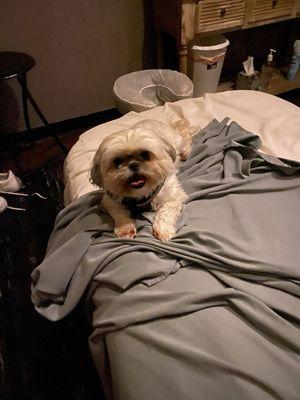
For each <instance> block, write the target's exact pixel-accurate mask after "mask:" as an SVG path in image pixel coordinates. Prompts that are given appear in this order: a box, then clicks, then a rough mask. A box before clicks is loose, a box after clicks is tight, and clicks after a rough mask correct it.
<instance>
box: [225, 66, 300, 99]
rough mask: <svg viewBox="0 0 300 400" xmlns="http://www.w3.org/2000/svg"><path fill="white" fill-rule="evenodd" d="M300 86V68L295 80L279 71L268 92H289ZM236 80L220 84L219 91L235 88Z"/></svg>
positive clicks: (275, 93) (276, 93) (277, 93)
mask: <svg viewBox="0 0 300 400" xmlns="http://www.w3.org/2000/svg"><path fill="white" fill-rule="evenodd" d="M299 88H300V69H299V70H298V72H297V75H296V78H295V79H294V80H293V81H288V80H287V79H286V78H285V75H284V72H280V71H278V74H276V75H275V76H274V78H273V79H272V80H271V83H270V85H269V88H268V90H267V91H266V93H269V94H274V95H275V96H277V95H279V94H282V93H286V92H289V91H291V90H295V89H299ZM234 89H235V84H234V82H231V81H229V82H223V83H220V84H219V86H218V92H225V91H227V90H234Z"/></svg>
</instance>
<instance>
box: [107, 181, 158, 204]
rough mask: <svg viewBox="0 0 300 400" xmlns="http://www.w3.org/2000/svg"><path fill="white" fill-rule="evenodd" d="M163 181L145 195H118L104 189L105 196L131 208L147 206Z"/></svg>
mask: <svg viewBox="0 0 300 400" xmlns="http://www.w3.org/2000/svg"><path fill="white" fill-rule="evenodd" d="M164 183H165V181H163V182H162V183H160V184H159V185H158V186H157V187H156V188H155V189H154V190H153V191H152V192H151V193H149V195H148V196H147V197H146V196H144V197H120V196H117V195H116V194H114V193H112V192H110V191H109V190H107V191H106V194H107V196H109V197H110V198H111V199H113V200H115V201H117V202H118V203H120V204H122V205H123V206H124V207H126V208H129V209H132V208H143V207H145V206H147V205H148V204H149V203H150V202H151V201H152V200H153V199H154V198H155V197H156V196H157V194H158V193H159V191H160V189H161V188H162V187H163V185H164Z"/></svg>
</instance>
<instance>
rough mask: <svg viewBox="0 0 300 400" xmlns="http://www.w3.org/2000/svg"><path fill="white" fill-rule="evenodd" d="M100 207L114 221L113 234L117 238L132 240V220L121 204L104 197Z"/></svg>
mask: <svg viewBox="0 0 300 400" xmlns="http://www.w3.org/2000/svg"><path fill="white" fill-rule="evenodd" d="M102 206H103V207H104V208H105V210H106V211H107V212H108V213H109V214H110V216H111V217H112V219H113V220H114V223H115V227H114V233H115V235H116V236H118V237H123V238H134V237H135V235H136V227H135V223H134V220H133V219H132V218H131V217H130V212H129V211H128V210H127V209H126V208H125V207H124V206H122V205H121V204H119V203H117V202H116V201H114V200H113V199H111V198H110V197H108V196H107V195H104V197H103V200H102Z"/></svg>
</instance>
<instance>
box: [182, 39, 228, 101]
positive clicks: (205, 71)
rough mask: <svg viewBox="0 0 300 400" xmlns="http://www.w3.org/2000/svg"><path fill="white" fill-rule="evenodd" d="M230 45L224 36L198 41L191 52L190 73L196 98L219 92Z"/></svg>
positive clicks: (192, 46) (191, 48)
mask: <svg viewBox="0 0 300 400" xmlns="http://www.w3.org/2000/svg"><path fill="white" fill-rule="evenodd" d="M228 45H229V40H227V39H226V38H225V37H224V36H222V35H214V36H207V37H203V38H200V39H197V41H196V42H194V43H193V44H192V45H191V47H190V51H189V53H190V54H189V73H188V75H189V76H190V77H191V79H192V81H193V84H194V97H200V96H203V94H204V93H215V92H217V88H218V84H219V79H220V75H221V71H222V67H223V61H224V58H225V55H226V50H227V47H228Z"/></svg>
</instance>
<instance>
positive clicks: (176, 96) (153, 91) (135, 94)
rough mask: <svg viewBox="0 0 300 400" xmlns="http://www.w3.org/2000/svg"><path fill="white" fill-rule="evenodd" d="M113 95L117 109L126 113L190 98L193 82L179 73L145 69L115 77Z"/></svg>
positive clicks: (167, 70)
mask: <svg viewBox="0 0 300 400" xmlns="http://www.w3.org/2000/svg"><path fill="white" fill-rule="evenodd" d="M113 93H114V97H115V101H116V105H117V108H118V110H119V111H120V112H121V113H122V114H126V113H128V112H129V111H136V112H141V111H146V110H149V109H151V108H154V107H156V106H161V105H163V104H164V103H166V102H172V103H173V102H174V101H177V100H182V99H186V98H189V97H192V96H193V83H192V81H191V80H190V79H189V78H188V77H187V76H186V75H184V74H182V73H180V72H178V71H172V70H169V69H147V70H144V71H136V72H132V73H130V74H127V75H123V76H121V77H120V78H118V79H117V80H116V81H115V84H114V88H113Z"/></svg>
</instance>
